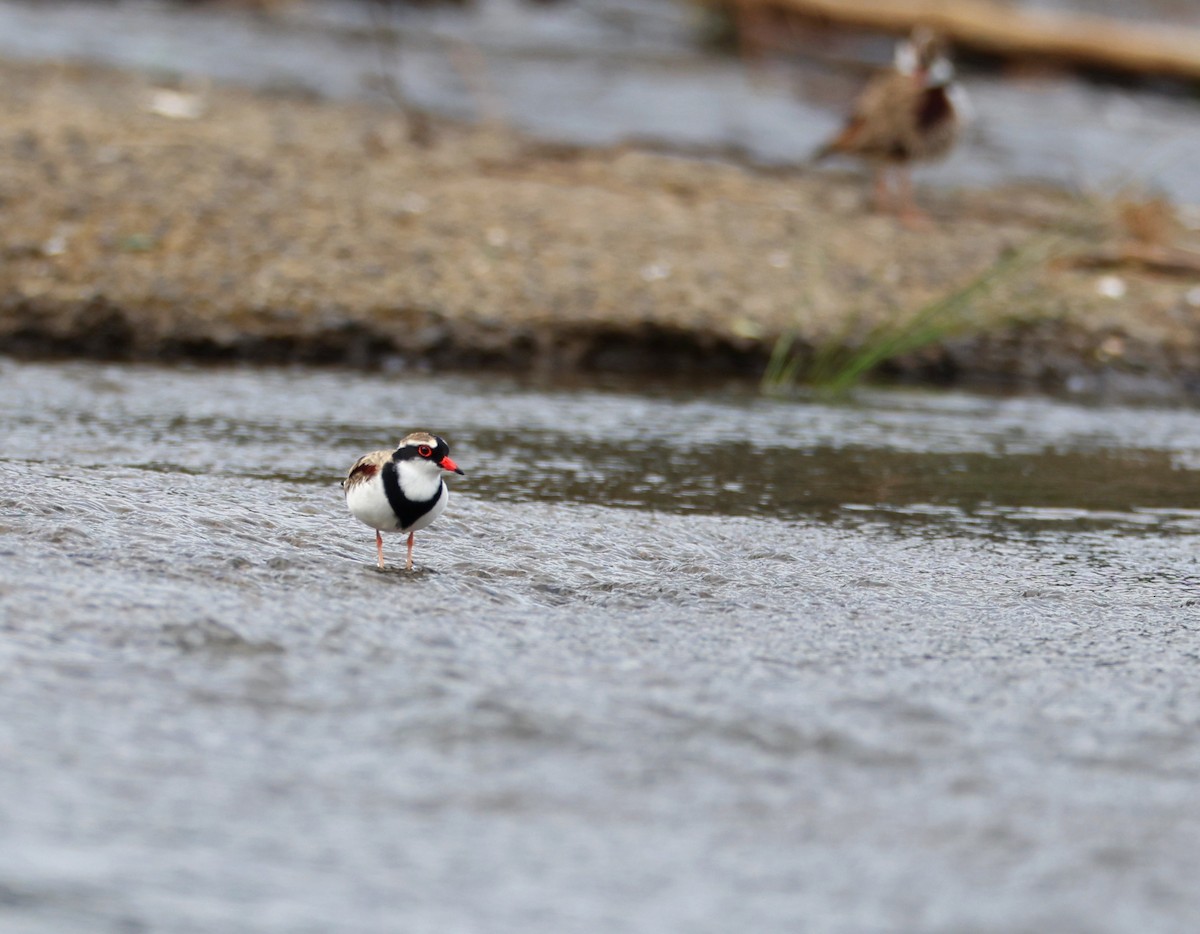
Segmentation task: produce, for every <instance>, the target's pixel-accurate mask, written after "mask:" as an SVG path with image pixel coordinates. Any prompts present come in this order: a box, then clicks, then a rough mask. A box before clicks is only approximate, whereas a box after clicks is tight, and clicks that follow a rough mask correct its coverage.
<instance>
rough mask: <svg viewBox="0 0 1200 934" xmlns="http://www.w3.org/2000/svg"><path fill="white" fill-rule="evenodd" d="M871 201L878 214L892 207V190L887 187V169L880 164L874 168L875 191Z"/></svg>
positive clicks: (884, 212) (886, 211)
mask: <svg viewBox="0 0 1200 934" xmlns="http://www.w3.org/2000/svg"><path fill="white" fill-rule="evenodd" d="M872 203H873V204H874V207H875V210H876V211H878V212H879V213H880V214H886V213H888V212H889V211H891V209H892V192H891V189H890V188H889V187H888V170H887V167H886V166H883V165H880V166H877V167H876V169H875V191H874V194H873V196H872Z"/></svg>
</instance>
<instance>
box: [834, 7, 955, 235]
mask: <svg viewBox="0 0 1200 934" xmlns="http://www.w3.org/2000/svg"><path fill="white" fill-rule="evenodd" d="M965 108H966V99H965V95H964V94H963V92H962V89H961V88H959V87H958V86H957V85H956V84H954V66H953V65H951V64H950V60H949V59H948V58H947V57H946V54H945V48H944V45H943V43H942V40H941V38H940V37H939V36H938V35H937V34H936V33H934V32H933V31H932V30H930V29H927V28H925V27H922V26H918V27H917V28H916V29H914V30H913V32H912V35H911V36H910V37H909V38H908V39H906V40H905V41H903V42H901V43H899V44H898V45H897V46H896V63H895V65H894V67H893V68H892V69H891V70H889V71H886V72H884V73H883V74H880V75H878V76H877V77H876V78H875V79H874V80H872V81H871V82H870V83H869V84H868V85H867V86H866V88H865V89H864V90H863V92H862V93H861V94H860V95H859V97H858V100H857V101H856V102H855V105H854V111H853V113H851V115H850V118H849V120H847V121H846V124H845V125H844V126H843V127H842V129H841V132H839V133H838V134H837V135H836V136H835V137H833V139H831V140H829V142H827V143H825V145H823V146H821V147H820V148H819V149H818V150H817V151H816V152H815V153H813V160H814V161H820V160H821V159H824V158H826V157H827V156H832V155H844V156H857V157H858V158H860V159H864V160H866V161H867V162H870V163H872V164H873V166H874V168H875V205H876V207H877V208H878V209H880V210H888V209H889V208H893V207H894V206H893V203H892V199H891V192H890V191H889V186H888V170H889V169H895V172H896V175H897V183H898V185H899V189H900V192H899V194H900V199H901V203H900V205H899V208H898V214H899V216H900V219H901V220H902V221H904V222H905V223H907V224H912V223H919V222H921V221H923V220H924V216H923V215H922V214H921V212H920V211H919V210H918V209H917V207H916V205H915V203H914V202H913V194H912V178H911V176H910V175H909V171H908V166H909V165H910V164H911V163H913V162H926V161H930V160H933V159H939V158H941V157H942V156H944V155H946V153H948V152H949V151H950V149H951V148H952V147H953V146H954V143H955V141H956V140H957V139H958V132H959V128H960V126H961V124H962V120H963V117H964V114H965Z"/></svg>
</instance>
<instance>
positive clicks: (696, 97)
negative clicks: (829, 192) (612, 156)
mask: <svg viewBox="0 0 1200 934" xmlns="http://www.w3.org/2000/svg"><path fill="white" fill-rule="evenodd" d="M1022 5H1024V6H1033V7H1036V6H1052V7H1059V8H1061V7H1064V6H1066V7H1072V8H1075V9H1079V8H1083V9H1084V10H1093V11H1103V12H1107V13H1110V14H1111V13H1113V12H1114V10H1113V6H1114V4H1113V3H1112V2H1111V0H1086V2H1083V0H1070V2H1069V3H1062V2H1057V0H1054V2H1051V0H1046V2H1041V0H1037V2H1026V3H1024V4H1022ZM1125 7H1132V5H1130V4H1125ZM371 8H372V5H371V4H368V3H363V2H360V0H347V2H341V3H339V2H336V0H321V2H316V3H303V2H299V3H291V4H288V5H287V6H286V7H284V8H283V10H282V11H281V12H280V13H279V14H278V15H274V16H254V15H251V14H248V13H246V12H245V11H244V10H239V9H237V8H236V7H234V8H230V9H222V8H221V7H220V6H219V5H217V6H214V5H213V4H183V5H180V4H172V3H161V2H154V0H122V2H118V3H98V2H95V0H54V2H38V3H31V2H28V0H0V54H3V55H6V56H9V57H17V58H33V59H51V60H57V59H63V58H66V59H75V60H84V61H92V62H100V63H105V64H112V65H117V66H120V67H125V68H134V69H140V70H144V71H147V72H149V73H150V74H152V75H158V76H160V77H163V78H170V79H172V80H173V79H175V78H178V77H182V78H184V79H185V80H189V81H191V82H192V83H193V84H195V83H198V82H200V81H201V80H202V79H204V78H212V79H216V80H218V81H226V82H233V83H237V84H243V85H248V86H251V87H257V88H268V89H275V90H281V91H285V92H289V93H295V92H301V93H316V94H320V95H324V96H328V97H331V98H334V99H339V100H346V99H360V100H361V99H368V100H374V101H377V102H383V103H390V101H391V97H390V96H388V95H387V94H385V93H384V92H383V91H382V90H381V87H382V86H383V85H384V84H385V83H386V82H388V81H394V82H398V83H399V85H400V87H401V88H402V90H403V93H404V94H405V95H406V96H407V97H408V98H409V99H410V100H412V101H413V102H414V103H416V104H417V105H418V106H420V107H423V108H427V109H429V110H431V111H433V112H436V113H440V114H445V115H449V116H452V117H456V118H460V119H470V120H478V119H483V118H488V119H493V120H499V121H504V122H507V123H509V124H511V125H513V126H515V127H517V128H519V129H522V130H524V131H526V132H530V133H533V134H535V135H537V136H540V137H543V138H546V139H550V140H557V141H567V142H571V143H582V144H612V143H618V142H622V141H625V140H638V141H649V142H653V143H655V144H658V145H665V146H667V147H669V148H674V149H682V150H689V151H695V150H698V151H702V152H703V151H713V150H715V151H717V152H725V151H729V150H733V151H736V152H739V153H744V154H745V155H746V156H748V157H749V158H751V159H753V160H755V161H758V162H761V163H766V164H775V165H790V166H796V165H800V164H802V163H804V162H806V161H807V159H808V157H809V155H810V154H811V153H812V151H813V150H814V149H815V148H816V146H817V145H818V144H819V143H821V142H823V141H824V140H825V139H826V138H827V137H828V136H829V135H830V134H831V133H832V132H834V131H835V130H836V129H837V128H838V126H839V125H840V123H841V121H842V120H843V118H844V115H845V112H846V109H847V107H848V105H849V102H850V101H852V100H853V98H854V96H855V95H856V94H857V93H858V91H859V89H860V88H861V85H862V82H863V79H864V73H863V70H862V67H863V66H864V65H873V66H882V65H884V64H886V63H887V62H888V61H889V60H890V57H891V47H890V43H889V42H886V41H878V42H870V41H867V40H864V39H862V38H861V37H846V36H838V35H829V36H819V37H817V38H816V39H815V40H813V41H812V45H813V50H812V53H811V54H804V53H803V52H797V53H796V54H794V55H790V56H787V57H786V58H784V59H782V60H781V61H778V62H776V63H775V64H774V66H773V67H767V68H758V69H752V68H748V67H747V65H746V64H745V63H743V62H740V61H738V60H736V59H734V58H732V57H731V56H729V55H728V54H724V53H720V52H717V51H714V50H713V49H711V48H708V47H707V46H706V45H705V42H704V36H705V34H706V31H708V27H706V26H705V24H704V22H703V16H702V15H701V14H700V13H699V12H698V7H696V6H695V5H693V4H688V3H674V2H668V0H570V2H557V3H553V4H544V3H525V2H520V0H478V2H476V3H472V4H466V5H458V4H434V5H432V6H430V7H427V8H422V7H421V5H419V4H417V5H415V6H413V7H407V8H405V9H404V10H403V11H402V12H397V13H395V14H393V15H390V16H385V17H383V18H382V19H381V18H380V17H379V16H378V15H376V16H374V17H373V16H372V15H371V13H370V10H371ZM1119 12H1120V13H1121V15H1124V16H1135V17H1137V16H1141V17H1143V18H1144V17H1152V18H1153V19H1154V20H1155V21H1156V22H1159V23H1162V24H1164V25H1167V26H1178V27H1180V28H1195V26H1196V12H1195V9H1194V8H1193V6H1192V5H1188V4H1180V3H1175V2H1172V0H1155V2H1153V3H1142V4H1138V5H1137V10H1136V11H1133V10H1132V9H1122V10H1121V11H1119ZM381 29H382V30H383V33H382V34H384V35H387V34H390V33H393V32H394V33H395V34H397V35H398V36H399V38H398V40H397V43H396V45H395V47H393V46H391V45H389V44H388V43H387V42H383V43H381V41H380V35H381ZM856 66H857V67H856ZM963 84H964V86H965V87H966V89H967V90H968V92H969V96H970V98H971V100H972V102H973V105H972V108H971V109H972V112H973V114H974V118H973V121H972V123H971V125H970V128H969V131H968V132H967V133H966V134H965V139H964V140H963V143H962V144H961V145H960V146H958V147H957V148H956V149H955V151H954V153H953V154H952V156H951V157H950V158H949V159H948V160H947V161H946V162H944V163H941V164H939V165H936V166H929V167H923V168H919V169H918V175H919V176H920V179H921V181H922V182H923V183H926V184H938V185H949V186H964V185H965V186H976V185H996V184H1003V183H1007V182H1013V181H1023V180H1029V179H1034V180H1042V181H1048V182H1051V183H1053V184H1056V185H1059V186H1064V187H1066V188H1068V189H1070V190H1075V191H1084V192H1106V193H1111V192H1112V191H1113V190H1116V189H1120V190H1129V191H1131V192H1133V193H1134V194H1138V193H1141V192H1143V191H1152V192H1161V193H1162V194H1164V195H1166V196H1168V197H1169V198H1171V199H1173V200H1175V201H1177V202H1183V203H1189V204H1191V203H1197V202H1200V175H1198V174H1197V173H1196V172H1195V171H1193V165H1194V161H1195V160H1194V158H1193V153H1195V152H1196V150H1197V148H1200V111H1198V110H1197V108H1196V107H1195V106H1194V102H1193V101H1192V100H1191V99H1190V97H1189V96H1187V95H1182V96H1181V95H1180V94H1179V93H1178V92H1177V93H1175V94H1173V95H1166V96H1164V95H1163V94H1161V93H1159V91H1160V90H1161V89H1155V88H1149V89H1143V90H1133V89H1130V88H1120V87H1112V86H1104V85H1095V84H1089V83H1087V82H1084V81H1080V80H1077V79H1075V78H1072V77H1070V76H1062V75H1054V74H1049V73H1042V74H1038V73H1029V74H1026V75H1024V76H1019V75H1015V76H1014V75H1003V74H999V75H997V74H989V73H979V74H970V73H967V74H965V75H964V81H963ZM848 165H849V164H847V167H848Z"/></svg>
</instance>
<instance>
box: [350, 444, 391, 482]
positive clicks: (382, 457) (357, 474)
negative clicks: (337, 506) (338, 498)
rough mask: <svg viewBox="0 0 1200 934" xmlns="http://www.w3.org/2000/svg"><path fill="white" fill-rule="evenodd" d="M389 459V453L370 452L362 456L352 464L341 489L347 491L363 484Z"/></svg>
mask: <svg viewBox="0 0 1200 934" xmlns="http://www.w3.org/2000/svg"><path fill="white" fill-rule="evenodd" d="M391 459H392V452H391V451H372V452H371V453H370V454H364V455H363V456H362V457H360V458H359V459H358V460H356V461H355V462H354V466H353V467H351V468H350V472H349V473H348V474H346V479H345V480H343V481H342V488H343V489H346V490H348V489H350V487H352V486H357V485H358V484H359V483H365V482H366V481H367V480H370V479H371V478H372V477H373V476H375V474H377V473H379V469H380V468H381V467H382V466H383V465H384V464H386V463H387V462H388V461H389V460H391Z"/></svg>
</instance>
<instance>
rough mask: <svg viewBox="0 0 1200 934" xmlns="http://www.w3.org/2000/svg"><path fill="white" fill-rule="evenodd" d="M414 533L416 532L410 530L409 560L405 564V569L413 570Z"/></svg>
mask: <svg viewBox="0 0 1200 934" xmlns="http://www.w3.org/2000/svg"><path fill="white" fill-rule="evenodd" d="M413 534H414V533H413V532H409V533H408V562H407V563H406V564H405V565H404V570H406V571H411V570H412V543H413Z"/></svg>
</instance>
